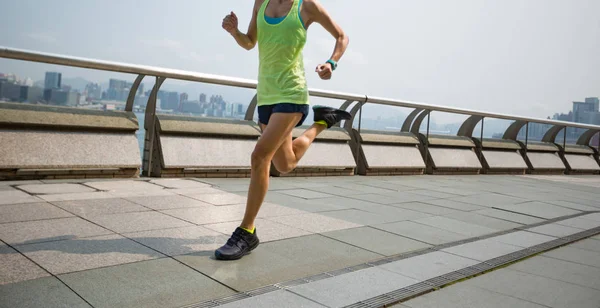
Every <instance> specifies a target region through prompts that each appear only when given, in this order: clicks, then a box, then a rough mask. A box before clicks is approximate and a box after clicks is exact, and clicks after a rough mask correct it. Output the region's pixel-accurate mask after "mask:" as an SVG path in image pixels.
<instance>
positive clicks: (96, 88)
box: [84, 83, 102, 100]
mask: <svg viewBox="0 0 600 308" xmlns="http://www.w3.org/2000/svg"><path fill="white" fill-rule="evenodd" d="M84 94H85V95H86V96H87V97H88V98H91V99H95V100H98V99H102V87H100V85H99V84H97V83H89V84H87V85H86V86H85V92H84Z"/></svg>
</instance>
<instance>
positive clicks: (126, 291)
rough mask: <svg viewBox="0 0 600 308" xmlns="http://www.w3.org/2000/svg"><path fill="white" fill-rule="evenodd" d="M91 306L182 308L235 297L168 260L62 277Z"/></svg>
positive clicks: (213, 282)
mask: <svg viewBox="0 0 600 308" xmlns="http://www.w3.org/2000/svg"><path fill="white" fill-rule="evenodd" d="M60 279H61V280H63V281H64V282H65V283H66V284H67V285H69V287H71V288H72V289H73V290H74V291H75V292H77V293H78V294H79V295H81V296H82V297H83V298H85V299H86V300H87V301H88V302H90V303H91V304H92V305H93V306H94V307H144V308H146V307H148V308H151V307H181V306H185V305H190V304H193V303H198V302H201V301H204V300H207V299H211V298H219V297H224V296H228V295H232V294H234V292H233V291H231V290H230V289H228V288H226V287H224V286H223V285H221V284H219V283H217V282H215V281H213V280H211V279H210V278H208V277H206V276H204V275H202V274H199V273H198V272H196V271H194V270H192V269H190V268H189V267H186V266H185V265H182V264H180V263H178V262H177V261H175V260H172V259H170V258H163V259H158V260H150V261H143V262H137V263H132V264H125V265H119V266H113V267H108V268H100V269H94V270H89V271H83V272H77V273H70V274H65V275H61V276H60Z"/></svg>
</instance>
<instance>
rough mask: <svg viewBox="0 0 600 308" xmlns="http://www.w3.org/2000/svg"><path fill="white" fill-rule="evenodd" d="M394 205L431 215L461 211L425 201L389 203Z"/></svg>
mask: <svg viewBox="0 0 600 308" xmlns="http://www.w3.org/2000/svg"><path fill="white" fill-rule="evenodd" d="M390 205H391V206H394V207H399V208H403V209H407V210H412V211H417V212H421V213H427V214H431V215H438V216H443V215H448V214H453V213H460V212H461V211H458V210H454V209H450V208H447V207H443V206H437V205H431V204H427V203H421V202H407V203H398V204H390Z"/></svg>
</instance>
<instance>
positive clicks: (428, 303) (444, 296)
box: [393, 284, 547, 308]
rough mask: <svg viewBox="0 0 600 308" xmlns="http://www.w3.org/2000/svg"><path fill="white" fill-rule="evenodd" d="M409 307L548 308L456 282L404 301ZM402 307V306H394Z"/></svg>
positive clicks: (405, 305)
mask: <svg viewBox="0 0 600 308" xmlns="http://www.w3.org/2000/svg"><path fill="white" fill-rule="evenodd" d="M402 305H403V306H404V307H409V308H438V307H444V308H501V307H511V308H546V307H547V306H542V305H538V304H535V303H532V302H528V301H524V300H520V299H517V298H514V297H510V296H507V295H503V294H498V293H496V292H493V291H488V290H485V289H480V288H476V287H473V286H468V285H464V284H456V285H452V286H450V287H447V288H443V289H441V290H439V291H436V292H432V293H428V294H425V295H423V296H420V297H417V298H415V299H411V300H409V301H407V302H404V303H402ZM393 307H395V308H401V307H402V306H398V307H396V306H393Z"/></svg>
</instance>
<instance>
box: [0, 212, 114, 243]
mask: <svg viewBox="0 0 600 308" xmlns="http://www.w3.org/2000/svg"><path fill="white" fill-rule="evenodd" d="M107 234H112V232H111V231H109V230H106V229H104V228H102V227H99V226H97V225H94V224H93V223H90V222H87V221H85V220H83V219H81V218H79V217H69V218H59V219H50V220H36V221H26V222H15V223H6V224H0V239H1V240H3V241H4V242H6V243H8V244H11V245H12V244H33V243H40V242H50V241H59V240H67V239H75V238H82V237H90V236H98V235H107Z"/></svg>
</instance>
